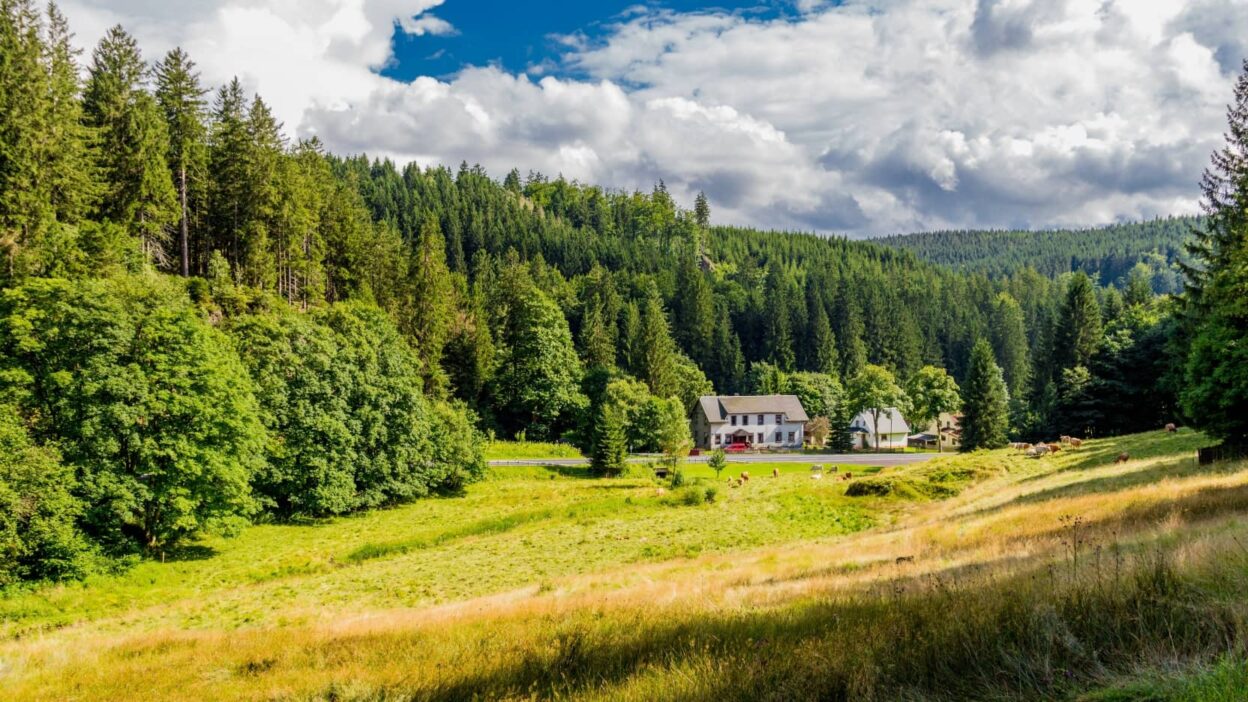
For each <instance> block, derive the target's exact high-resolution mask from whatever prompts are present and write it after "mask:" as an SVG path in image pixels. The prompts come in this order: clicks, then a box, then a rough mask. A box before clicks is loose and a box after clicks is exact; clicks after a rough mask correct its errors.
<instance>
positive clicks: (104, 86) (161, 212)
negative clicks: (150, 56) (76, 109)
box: [83, 25, 177, 265]
mask: <svg viewBox="0 0 1248 702" xmlns="http://www.w3.org/2000/svg"><path fill="white" fill-rule="evenodd" d="M146 73H147V68H146V66H145V64H144V63H143V57H142V55H141V54H140V53H139V46H138V44H137V43H136V42H135V40H134V38H133V37H131V36H130V35H129V34H127V33H126V31H125V30H124V29H122V28H121V26H120V25H118V26H114V27H112V28H111V29H109V30H108V32H107V34H105V36H104V38H103V39H101V40H100V43H99V45H98V46H97V47H96V49H95V51H94V52H93V53H92V60H91V69H90V72H89V75H88V78H87V85H86V90H85V93H84V97H83V111H84V114H85V117H86V121H87V123H88V124H89V125H90V126H91V127H92V128H94V129H96V130H98V132H99V135H100V149H99V152H98V153H99V158H100V165H101V170H102V174H103V177H104V181H105V188H104V194H103V198H102V199H101V201H100V208H99V215H100V217H102V218H104V219H107V220H111V221H113V222H115V223H117V224H120V225H123V226H125V227H127V228H129V229H131V230H132V231H133V232H134V233H135V234H137V235H138V238H139V240H140V241H141V243H142V246H143V250H144V253H145V254H146V255H147V257H148V258H149V259H150V260H152V261H155V262H156V263H157V264H162V265H163V264H164V263H165V262H166V254H167V251H166V248H167V247H166V243H167V239H168V233H169V232H168V229H169V227H170V226H171V225H172V224H173V222H174V221H175V219H176V216H177V196H176V193H175V191H174V189H173V181H172V179H171V178H170V174H169V168H168V164H167V163H166V162H165V155H166V153H167V152H168V150H169V135H168V132H167V131H166V129H165V123H164V120H163V119H162V118H161V116H160V114H159V111H158V108H157V105H156V102H155V100H154V99H153V98H152V96H151V95H150V94H148V93H147V91H146V90H145V89H144V85H143V84H144V79H145V76H146Z"/></svg>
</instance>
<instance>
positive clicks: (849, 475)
mask: <svg viewBox="0 0 1248 702" xmlns="http://www.w3.org/2000/svg"><path fill="white" fill-rule="evenodd" d="M853 479H854V474H853V473H846V474H845V475H842V476H841V480H853Z"/></svg>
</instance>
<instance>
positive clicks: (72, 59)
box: [43, 3, 100, 224]
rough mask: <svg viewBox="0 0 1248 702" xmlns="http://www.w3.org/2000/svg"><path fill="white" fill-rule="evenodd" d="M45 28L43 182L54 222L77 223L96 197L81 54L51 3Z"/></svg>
mask: <svg viewBox="0 0 1248 702" xmlns="http://www.w3.org/2000/svg"><path fill="white" fill-rule="evenodd" d="M47 26H48V30H47V34H48V38H47V44H46V51H47V56H46V58H45V64H46V70H47V72H48V111H47V122H48V133H47V137H48V138H47V147H46V150H45V152H44V155H43V161H44V172H45V176H44V181H45V183H46V187H47V190H48V191H49V199H50V204H51V206H52V209H53V212H54V214H55V216H56V218H57V220H58V221H61V222H65V223H68V224H77V223H78V222H80V221H82V220H83V219H84V218H86V217H87V216H88V215H89V214H90V213H91V211H92V209H93V208H94V207H95V204H96V200H97V198H98V197H99V191H100V188H99V180H98V173H97V172H96V170H95V163H96V155H95V153H94V148H93V147H94V134H93V133H92V132H91V130H89V129H87V127H86V126H85V125H84V124H83V112H82V100H81V92H82V81H81V78H80V74H79V70H78V55H79V54H80V53H81V51H80V50H79V49H77V48H75V47H74V46H73V43H72V41H73V36H74V35H73V34H72V33H71V32H70V31H69V25H68V23H67V22H66V20H65V16H64V15H62V14H61V11H60V9H59V8H57V6H56V4H55V3H51V4H49V5H48V25H47Z"/></svg>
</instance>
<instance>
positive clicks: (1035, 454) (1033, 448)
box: [1010, 424, 1179, 463]
mask: <svg viewBox="0 0 1248 702" xmlns="http://www.w3.org/2000/svg"><path fill="white" fill-rule="evenodd" d="M1178 430H1179V428H1178V426H1177V425H1175V424H1167V425H1166V431H1167V432H1168V433H1170V434H1173V433H1175V432H1177V431H1178ZM1083 441H1084V440H1083V439H1080V438H1076V437H1074V436H1063V437H1061V439H1060V441H1059V442H1058V443H1052V444H1050V443H1039V444H1028V443H1023V442H1015V443H1012V444H1010V448H1012V449H1014V450H1016V451H1022V452H1023V453H1025V454H1026V455H1027V456H1028V457H1030V458H1040V457H1041V456H1047V455H1049V454H1053V453H1057V452H1058V451H1061V450H1062V448H1063V447H1066V446H1069V447H1070V448H1072V449H1078V448H1081V447H1083ZM1129 460H1131V454H1129V453H1127V452H1126V451H1123V452H1122V453H1120V454H1118V457H1117V458H1115V459H1114V463H1126V462H1127V461H1129Z"/></svg>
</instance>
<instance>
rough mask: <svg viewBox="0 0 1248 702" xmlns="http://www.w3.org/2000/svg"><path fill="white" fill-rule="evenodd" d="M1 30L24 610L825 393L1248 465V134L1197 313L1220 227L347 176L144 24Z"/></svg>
mask: <svg viewBox="0 0 1248 702" xmlns="http://www.w3.org/2000/svg"><path fill="white" fill-rule="evenodd" d="M0 7H3V16H0V55H2V56H4V57H5V60H4V61H3V62H0V251H2V252H3V259H2V260H0V403H3V410H2V411H0V444H2V446H0V584H3V583H5V582H10V581H16V580H38V579H61V578H73V577H78V576H80V575H82V574H84V573H86V572H89V571H91V570H93V569H99V568H113V567H118V565H119V564H124V563H125V562H126V561H127V560H128V559H132V558H135V557H152V556H157V557H159V556H160V555H163V554H165V553H166V552H173V551H176V550H177V549H179V548H182V547H184V546H185V545H186V544H188V543H190V542H192V541H193V540H194V539H195V537H196V536H198V535H200V534H202V533H204V532H205V531H210V530H211V531H225V532H228V531H230V530H234V529H237V528H239V527H240V526H241V525H242V524H245V523H248V522H255V521H265V520H299V519H310V518H319V517H325V516H330V515H339V514H345V513H349V512H353V511H358V510H363V509H369V508H376V507H383V506H387V505H393V504H396V503H400V502H404V501H409V500H414V499H418V498H421V497H425V496H429V495H433V494H445V493H454V492H456V491H458V490H460V489H462V487H463V486H464V485H465V484H466V483H468V482H470V481H473V480H475V479H477V478H479V477H481V476H482V475H483V474H484V472H485V465H486V464H485V460H484V457H483V444H484V442H485V440H486V437H488V436H494V437H499V438H517V437H524V438H528V439H531V440H552V441H553V440H562V441H568V442H571V443H573V444H574V445H576V446H578V447H579V448H581V449H582V450H584V451H585V452H586V453H588V454H591V455H593V456H594V458H595V461H596V465H599V466H601V467H602V469H603V470H604V471H608V470H611V469H613V468H618V464H619V460H620V458H619V457H620V456H621V455H622V453H623V451H624V450H625V449H626V450H631V451H660V450H663V451H666V450H668V449H669V446H668V445H667V444H669V443H673V442H674V443H680V440H681V438H682V437H681V436H680V434H681V432H682V431H683V433H684V435H685V436H687V432H688V429H687V426H686V425H685V418H686V417H687V415H688V412H689V411H690V410H691V409H692V407H693V405H694V403H695V402H696V399H697V397H699V396H700V395H703V394H707V393H711V392H717V393H722V394H729V393H747V392H759V393H772V392H791V393H796V394H798V395H799V396H801V397H802V399H803V403H804V405H805V406H806V407H807V409H808V412H809V413H810V414H811V416H812V417H821V418H826V419H827V422H828V426H829V434H830V439H829V445H830V446H831V447H833V448H843V447H844V446H845V445H846V443H847V435H846V431H847V428H848V422H849V420H850V418H851V417H852V416H853V415H854V414H856V413H857V411H859V410H861V409H866V408H869V407H871V406H873V405H871V404H870V402H871V398H878V397H892V398H893V399H896V400H897V401H898V403H899V404H901V405H902V406H903V407H906V408H907V410H913V411H914V412H919V413H921V414H930V413H927V412H923V411H922V408H921V407H920V405H923V404H924V403H921V402H920V398H925V397H932V396H934V395H933V392H932V391H931V387H937V388H938V389H939V388H948V387H951V386H952V384H951V383H948V382H947V381H948V379H952V381H953V382H954V383H956V385H957V386H959V387H960V388H961V389H962V390H961V392H962V396H961V398H960V399H961V401H962V403H964V404H957V405H955V406H956V407H958V408H961V407H965V408H966V409H967V411H968V414H973V415H974V416H968V420H970V421H971V422H972V423H973V424H974V426H975V432H974V437H976V438H975V440H973V441H969V442H968V445H967V448H976V447H981V446H982V447H989V448H991V447H999V446H1000V445H1001V444H1002V442H1003V441H1005V440H1006V438H1007V437H1014V438H1020V439H1026V438H1029V437H1040V436H1050V435H1056V434H1058V433H1061V434H1078V435H1080V436H1105V435H1112V434H1119V433H1127V432H1135V431H1140V430H1145V429H1153V428H1156V427H1159V426H1161V425H1163V424H1165V423H1166V422H1171V421H1183V418H1185V417H1186V418H1187V420H1188V421H1195V422H1197V423H1199V424H1200V425H1201V426H1206V427H1208V428H1209V429H1211V430H1212V431H1214V432H1215V433H1216V434H1218V435H1220V436H1223V437H1226V438H1229V439H1235V440H1240V441H1242V440H1243V439H1244V433H1243V425H1244V420H1243V416H1244V414H1243V413H1242V412H1240V410H1242V409H1243V403H1244V401H1245V400H1244V398H1248V388H1246V387H1244V385H1243V383H1244V382H1246V381H1245V380H1244V370H1243V369H1244V368H1248V360H1245V359H1237V358H1236V359H1231V358H1227V357H1225V356H1224V355H1222V350H1223V349H1224V348H1228V346H1227V344H1228V343H1229V342H1230V340H1233V339H1238V340H1242V339H1243V337H1244V333H1245V326H1244V324H1245V319H1246V318H1248V313H1245V311H1244V310H1243V304H1244V302H1243V301H1244V300H1245V299H1248V296H1245V295H1244V294H1243V292H1244V288H1243V286H1244V281H1243V278H1242V270H1243V269H1242V268H1240V267H1237V266H1236V264H1235V262H1236V261H1241V262H1242V257H1243V255H1244V251H1245V247H1244V243H1243V242H1244V232H1245V229H1246V228H1248V224H1246V223H1245V221H1244V214H1243V210H1242V207H1237V206H1236V204H1235V203H1236V202H1239V201H1238V200H1233V198H1231V197H1230V196H1227V195H1225V192H1226V189H1225V187H1224V185H1225V184H1226V183H1242V182H1243V181H1244V178H1245V175H1244V173H1242V172H1241V171H1242V170H1243V168H1244V166H1243V163H1244V162H1245V161H1244V160H1243V159H1242V158H1238V157H1237V156H1238V155H1242V153H1243V149H1244V145H1243V144H1231V145H1230V146H1229V147H1228V152H1227V153H1226V154H1223V155H1220V156H1219V157H1217V158H1215V161H1214V165H1213V167H1212V168H1211V171H1210V174H1209V175H1207V176H1206V190H1207V193H1206V199H1207V201H1208V203H1209V208H1210V211H1209V214H1208V218H1207V220H1205V221H1204V223H1203V225H1202V226H1201V227H1200V231H1199V232H1198V233H1196V234H1194V236H1196V239H1195V242H1196V243H1195V244H1194V245H1193V254H1192V258H1191V259H1190V261H1195V262H1196V263H1190V264H1185V265H1187V269H1188V279H1189V280H1190V281H1191V287H1190V288H1189V290H1188V292H1187V293H1183V294H1180V293H1182V290H1181V289H1182V287H1183V285H1182V283H1181V282H1178V281H1177V279H1176V278H1175V277H1173V276H1172V275H1170V271H1171V268H1170V267H1171V264H1173V263H1175V262H1176V261H1180V256H1179V255H1178V254H1177V253H1175V250H1174V247H1175V246H1176V243H1175V242H1176V240H1177V239H1178V238H1179V237H1181V236H1186V235H1187V232H1189V230H1190V231H1193V232H1194V231H1195V229H1196V227H1195V225H1196V222H1195V221H1193V220H1183V219H1176V220H1166V221H1164V222H1159V223H1150V224H1146V225H1134V226H1129V227H1119V228H1112V229H1107V230H1103V231H1102V232H1099V233H1097V234H1096V235H1095V236H1090V235H1088V233H1086V232H1080V233H1069V234H1063V235H1062V238H1056V235H1053V236H1054V238H1050V235H1049V234H1047V233H1046V234H1044V235H1039V234H1037V235H1035V240H1036V241H1041V240H1043V241H1045V242H1052V243H1050V244H1045V246H1046V247H1048V246H1051V248H1052V249H1053V250H1058V249H1060V250H1062V251H1064V252H1066V253H1064V254H1063V256H1065V259H1066V261H1065V264H1063V265H1058V264H1057V263H1055V261H1056V258H1055V257H1053V256H1050V257H1049V258H1048V259H1044V257H1037V255H1036V254H1034V253H1032V252H1031V251H1030V250H1029V249H1027V248H1020V249H1010V248H1006V249H1003V248H1000V247H997V246H995V245H993V246H987V245H985V246H980V245H979V244H976V245H975V246H974V247H973V248H977V249H982V250H983V251H984V252H988V253H990V254H991V255H990V256H987V257H986V258H985V259H984V260H982V261H979V262H974V261H972V262H967V261H964V260H952V259H947V258H940V257H934V258H936V260H938V261H941V262H942V263H948V264H950V265H955V264H956V266H957V268H956V269H955V268H951V267H946V266H944V265H939V264H937V263H932V262H929V261H925V260H922V258H920V257H921V256H922V257H923V258H928V257H931V251H933V250H944V251H948V250H949V249H951V248H955V247H956V248H959V249H960V248H961V245H960V244H955V243H951V241H952V240H950V239H949V238H948V237H946V236H944V235H930V237H934V238H922V237H920V238H916V239H913V240H909V239H906V240H901V241H900V242H898V241H897V240H894V241H891V242H889V243H890V244H893V246H888V245H883V244H875V243H867V242H854V241H848V240H845V239H842V238H836V237H823V236H816V235H810V234H792V233H785V232H771V231H758V230H752V229H743V228H735V227H724V226H716V225H714V224H713V222H714V214H713V211H712V207H713V203H710V202H708V201H707V200H706V198H705V197H699V198H698V199H697V200H696V201H695V202H694V203H677V202H675V201H674V200H673V198H672V197H671V196H670V195H669V193H668V191H667V189H666V188H665V187H664V185H663V183H662V182H659V183H657V184H656V185H655V186H654V187H653V189H652V190H650V191H649V192H625V191H616V190H610V189H606V188H602V187H598V186H595V185H590V184H584V183H577V182H569V181H567V180H565V179H563V178H562V177H558V176H550V175H547V174H541V173H536V172H528V173H522V172H521V171H520V170H518V169H517V170H513V171H511V172H510V173H506V174H489V173H486V172H484V171H483V170H482V169H481V168H479V167H472V166H469V165H468V164H463V165H461V166H460V167H459V168H458V169H454V170H452V169H447V168H445V167H440V166H420V165H417V164H408V165H402V166H401V165H398V164H395V163H391V162H389V161H385V160H375V159H371V158H369V157H368V156H366V155H338V154H332V153H328V152H327V151H326V150H325V148H324V147H323V145H322V144H321V143H319V142H318V141H317V140H316V139H310V140H300V141H292V140H290V139H289V138H288V137H287V136H286V134H287V133H286V132H285V131H284V130H283V125H281V124H278V123H277V121H276V120H275V118H274V116H273V114H272V112H271V111H270V109H269V107H268V105H267V104H266V103H265V101H264V99H263V97H262V96H259V95H250V94H247V93H246V91H245V90H244V89H243V87H242V85H241V84H240V82H239V81H238V80H234V81H232V82H230V83H228V84H226V85H221V86H212V85H206V84H204V83H203V81H202V80H201V79H200V78H199V75H198V73H197V71H196V68H195V63H194V57H193V56H188V55H186V54H185V53H183V52H182V51H180V50H174V51H171V52H169V53H168V54H166V55H164V56H147V55H145V54H144V53H142V49H141V47H139V46H138V45H137V44H136V42H135V41H134V39H133V38H132V37H131V36H129V35H128V34H127V33H126V32H125V30H124V29H122V28H121V27H115V28H113V29H112V30H110V31H109V32H108V34H107V35H106V36H105V38H104V39H103V40H102V41H101V42H100V43H99V45H98V46H97V47H96V48H95V49H94V51H92V52H91V54H90V55H87V56H80V55H78V54H77V53H76V52H75V50H74V49H73V48H72V43H71V29H70V28H69V27H68V26H67V24H66V21H65V19H64V18H63V16H62V15H61V14H60V13H59V12H58V11H57V9H56V7H55V6H54V5H52V6H48V7H47V8H46V9H44V8H41V7H38V6H36V5H35V4H34V3H33V2H32V1H31V0H10V1H8V2H4V3H2V4H0ZM1246 86H1248V82H1244V83H1242V84H1241V86H1240V90H1239V92H1238V94H1237V102H1236V107H1235V108H1234V110H1233V111H1232V115H1231V116H1232V120H1238V121H1239V123H1240V124H1241V125H1243V124H1246V123H1248V87H1246ZM1235 133H1237V134H1248V130H1243V131H1240V132H1235ZM500 176H501V177H500ZM687 208H688V209H687ZM964 236H972V237H975V238H983V239H984V241H995V240H997V239H1002V238H1009V237H1013V236H1015V235H1007V234H992V235H964ZM1068 240H1069V241H1075V240H1078V241H1080V242H1090V243H1088V244H1087V246H1088V247H1089V248H1087V249H1086V251H1085V249H1082V248H1081V249H1079V250H1078V252H1077V253H1075V254H1073V256H1074V259H1071V254H1070V253H1069V252H1070V248H1069V247H1068V246H1067V244H1066V243H1063V242H1067V241H1068ZM1123 241H1127V242H1128V244H1126V248H1125V249H1124V248H1121V247H1120V244H1121V242H1123ZM1110 242H1113V243H1112V244H1111V243H1110ZM911 244H913V245H911ZM1038 258H1039V259H1043V260H1037V259H1038ZM1075 259H1077V260H1075ZM1182 260H1183V261H1189V259H1182ZM1067 264H1068V265H1067ZM1072 270H1073V272H1071V271H1072ZM1089 273H1092V275H1091V276H1090V275H1089ZM1188 339H1194V340H1195V341H1194V343H1193V346H1192V348H1191V350H1190V353H1189V350H1188V348H1187V340H1188ZM1231 346H1232V347H1233V348H1240V346H1234V345H1233V344H1232V345H1231ZM1241 346H1242V344H1241ZM1193 379H1196V380H1197V381H1198V382H1192V381H1193ZM894 391H895V392H894ZM1228 392H1233V393H1237V394H1234V395H1233V396H1234V397H1237V398H1239V399H1238V400H1237V401H1236V402H1237V403H1238V404H1237V405H1236V404H1234V403H1230V404H1228V402H1227V400H1226V397H1227V393H1228ZM881 393H883V394H881ZM935 396H940V397H947V396H948V393H947V392H945V393H943V394H941V393H937V395H935ZM955 399H957V398H955ZM929 405H930V403H927V404H926V405H924V406H929ZM978 408H982V409H978ZM1236 412H1239V414H1238V415H1236ZM622 444H623V446H622Z"/></svg>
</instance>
